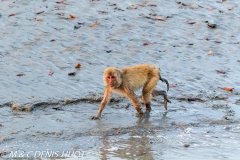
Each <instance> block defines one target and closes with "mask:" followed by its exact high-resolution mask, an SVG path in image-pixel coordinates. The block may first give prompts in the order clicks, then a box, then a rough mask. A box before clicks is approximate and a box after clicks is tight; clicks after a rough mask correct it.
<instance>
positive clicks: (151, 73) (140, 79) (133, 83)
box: [95, 64, 169, 118]
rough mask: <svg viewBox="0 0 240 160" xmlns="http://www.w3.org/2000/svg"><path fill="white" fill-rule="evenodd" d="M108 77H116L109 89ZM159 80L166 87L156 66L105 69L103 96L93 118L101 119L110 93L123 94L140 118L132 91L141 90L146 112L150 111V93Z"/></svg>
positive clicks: (137, 101) (139, 110)
mask: <svg viewBox="0 0 240 160" xmlns="http://www.w3.org/2000/svg"><path fill="white" fill-rule="evenodd" d="M109 76H114V77H116V80H115V81H114V86H113V87H110V85H109V81H108V79H107V77H109ZM159 80H162V81H165V82H166V83H167V85H168V82H167V80H166V79H163V78H161V76H160V69H159V68H158V67H157V66H156V65H149V64H141V65H136V66H131V67H125V68H123V69H121V70H120V69H118V68H115V67H109V68H107V69H105V71H104V75H103V82H104V84H105V91H104V96H103V100H102V101H101V104H100V107H99V110H98V113H97V116H96V117H95V118H100V117H101V113H102V110H103V109H104V107H105V106H106V105H107V103H108V101H109V99H110V96H111V94H112V92H117V93H120V94H123V95H124V96H126V97H127V98H128V99H130V100H131V101H132V104H133V106H134V108H135V109H136V110H137V112H138V114H139V115H140V116H142V115H143V112H142V110H141V108H140V106H141V103H140V102H139V100H138V97H137V95H136V94H135V93H134V91H137V90H139V89H140V88H143V89H142V100H143V103H144V104H145V105H146V110H147V111H150V110H151V107H150V101H151V98H152V91H153V90H154V88H155V86H156V85H157V83H158V81H159ZM168 88H169V87H168ZM165 96H166V95H165ZM164 100H165V97H164ZM165 108H166V107H165Z"/></svg>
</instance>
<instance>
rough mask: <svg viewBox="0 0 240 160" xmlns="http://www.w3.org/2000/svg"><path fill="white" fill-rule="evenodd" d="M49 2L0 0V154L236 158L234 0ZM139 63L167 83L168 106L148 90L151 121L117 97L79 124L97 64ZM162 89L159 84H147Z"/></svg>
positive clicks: (96, 88)
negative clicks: (156, 71)
mask: <svg viewBox="0 0 240 160" xmlns="http://www.w3.org/2000/svg"><path fill="white" fill-rule="evenodd" d="M56 2H57V1H41V2H40V1H36V0H31V1H30V0H24V1H21V0H16V1H13V0H6V1H1V2H0V27H1V31H0V36H1V40H0V76H1V78H0V82H1V85H0V95H1V96H0V107H1V108H0V110H1V113H2V114H1V118H0V124H1V125H2V127H1V135H0V139H1V144H0V146H1V149H2V150H3V151H7V152H8V154H7V155H6V156H9V155H10V153H11V151H25V152H29V151H31V150H33V151H38V150H41V151H43V150H46V149H49V150H54V151H56V150H59V151H64V150H65V151H73V150H75V151H76V150H79V151H81V153H82V151H84V157H83V159H99V156H100V157H102V159H111V158H113V157H114V159H176V157H178V159H190V158H191V159H192V158H194V159H206V158H207V159H239V156H238V153H239V150H240V145H239V133H240V131H239V128H240V126H239V122H240V119H239V117H240V113H239V104H240V98H239V94H240V90H239V84H240V83H239V79H240V75H239V70H240V54H239V53H238V52H239V49H240V44H239V43H240V36H239V26H240V24H239V18H240V17H239V14H240V10H239V5H238V4H239V1H237V0H233V1H226V2H221V1H211V2H209V1H206V0H201V1H196V0H194V1H190V0H188V1H187V0H184V1H180V2H181V3H179V4H178V3H176V1H174V0H164V1H161V2H159V1H151V2H147V3H146V4H144V5H145V7H142V6H139V4H142V1H139V0H129V1H124V2H122V1H120V0H116V1H114V2H112V1H108V0H100V1H88V0H84V1H72V0H67V1H64V2H63V3H62V4H57V3H56ZM59 2H60V1H59ZM113 4H116V5H113ZM150 4H156V5H157V6H150ZM136 6H138V8H137V9H134V8H135V7H136ZM42 11H44V12H43V13H40V12H42ZM37 13H40V14H37ZM69 14H73V15H75V16H77V18H73V19H71V18H70V16H69ZM154 14H156V15H154ZM156 16H158V17H162V18H165V21H160V20H155V18H156ZM40 20H41V22H39V21H40ZM206 21H208V22H209V23H214V24H216V26H217V27H216V28H211V27H208V24H207V23H206ZM78 22H81V23H83V22H84V24H83V25H82V24H78ZM96 22H97V23H100V25H99V26H96V27H90V25H91V24H93V23H96ZM74 26H75V28H78V29H74ZM144 42H147V43H149V45H143V43H144ZM110 50H111V52H109V51H110ZM210 50H211V51H212V54H210V55H209V54H208V53H209V51H210ZM108 52H109V53H108ZM77 63H80V64H81V68H80V69H75V66H76V64H77ZM141 63H151V64H157V65H159V67H160V68H161V75H162V77H164V78H166V79H167V80H168V81H169V82H170V84H171V88H170V90H169V92H168V96H169V98H170V100H171V101H172V103H171V104H169V105H168V108H169V109H168V111H167V112H165V110H164V107H163V104H162V98H161V97H154V100H153V103H152V104H153V111H152V112H151V114H150V116H149V117H145V118H143V119H139V118H138V117H136V115H135V111H134V109H133V107H132V106H131V105H130V106H129V108H126V106H127V105H128V103H129V101H128V100H126V99H125V98H123V97H119V96H116V97H114V98H115V100H114V102H112V103H111V104H110V105H109V106H108V107H107V109H105V110H104V116H103V118H102V120H100V121H90V120H89V117H90V116H92V115H95V114H96V112H97V109H98V106H99V101H100V100H101V94H102V92H103V89H104V86H103V84H102V73H103V70H104V69H105V68H106V67H108V66H117V67H119V68H122V67H124V66H130V65H135V64H141ZM50 70H51V71H52V72H53V75H52V76H49V75H48V72H49V71H50ZM216 70H221V71H224V72H226V74H221V73H217V71H216ZM70 72H76V75H75V76H68V73H70ZM17 74H23V76H17ZM223 87H233V88H234V90H233V91H232V92H230V91H225V90H223V89H222V88H223ZM165 88H166V86H165V84H163V83H161V82H159V84H158V85H157V88H156V89H157V90H161V89H165ZM139 93H140V92H139ZM56 107H59V108H60V110H56V109H53V108H56ZM17 110H18V111H17ZM19 110H20V111H19ZM25 111H27V112H25ZM29 111H30V112H29ZM118 132H120V133H119V134H117V135H116V133H118ZM184 144H189V145H190V146H189V147H187V148H186V147H184V146H183V145H184ZM0 151H1V150H0ZM34 153H35V152H32V153H31V156H32V157H34ZM61 158H64V157H61Z"/></svg>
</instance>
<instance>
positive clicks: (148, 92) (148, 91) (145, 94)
mask: <svg viewBox="0 0 240 160" xmlns="http://www.w3.org/2000/svg"><path fill="white" fill-rule="evenodd" d="M157 82H158V77H152V78H151V79H150V80H149V81H148V82H147V83H146V84H145V86H144V87H143V90H142V100H143V102H144V103H145V105H146V112H150V111H151V103H150V102H151V99H152V91H153V90H154V88H155V86H156V85H157Z"/></svg>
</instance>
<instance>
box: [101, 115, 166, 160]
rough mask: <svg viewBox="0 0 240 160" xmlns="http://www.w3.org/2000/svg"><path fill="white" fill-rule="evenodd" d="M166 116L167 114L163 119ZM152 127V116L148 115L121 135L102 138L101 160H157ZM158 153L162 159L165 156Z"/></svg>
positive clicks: (163, 116) (159, 151)
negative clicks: (112, 159)
mask: <svg viewBox="0 0 240 160" xmlns="http://www.w3.org/2000/svg"><path fill="white" fill-rule="evenodd" d="M166 115H167V112H165V113H164V114H163V115H162V118H161V119H164V118H165V117H166ZM152 126H153V125H152V121H151V116H150V115H148V114H146V115H145V117H144V118H139V119H138V120H137V121H136V122H135V125H134V126H132V127H129V128H127V129H126V130H124V129H122V130H121V131H120V132H121V135H114V136H105V137H102V142H103V147H101V148H100V155H101V158H100V159H101V160H105V159H111V158H114V159H118V158H119V159H149V160H152V159H155V158H154V155H153V153H154V150H153V149H152V145H153V143H152V136H149V135H150V134H151V133H150V130H151V128H152ZM124 133H126V134H124ZM157 153H158V156H160V157H161V155H163V152H162V151H161V150H160V149H159V150H158V151H157Z"/></svg>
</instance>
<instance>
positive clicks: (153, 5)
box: [148, 4, 157, 7]
mask: <svg viewBox="0 0 240 160" xmlns="http://www.w3.org/2000/svg"><path fill="white" fill-rule="evenodd" d="M148 6H152V7H156V6H157V5H156V4H149V5H148Z"/></svg>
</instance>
